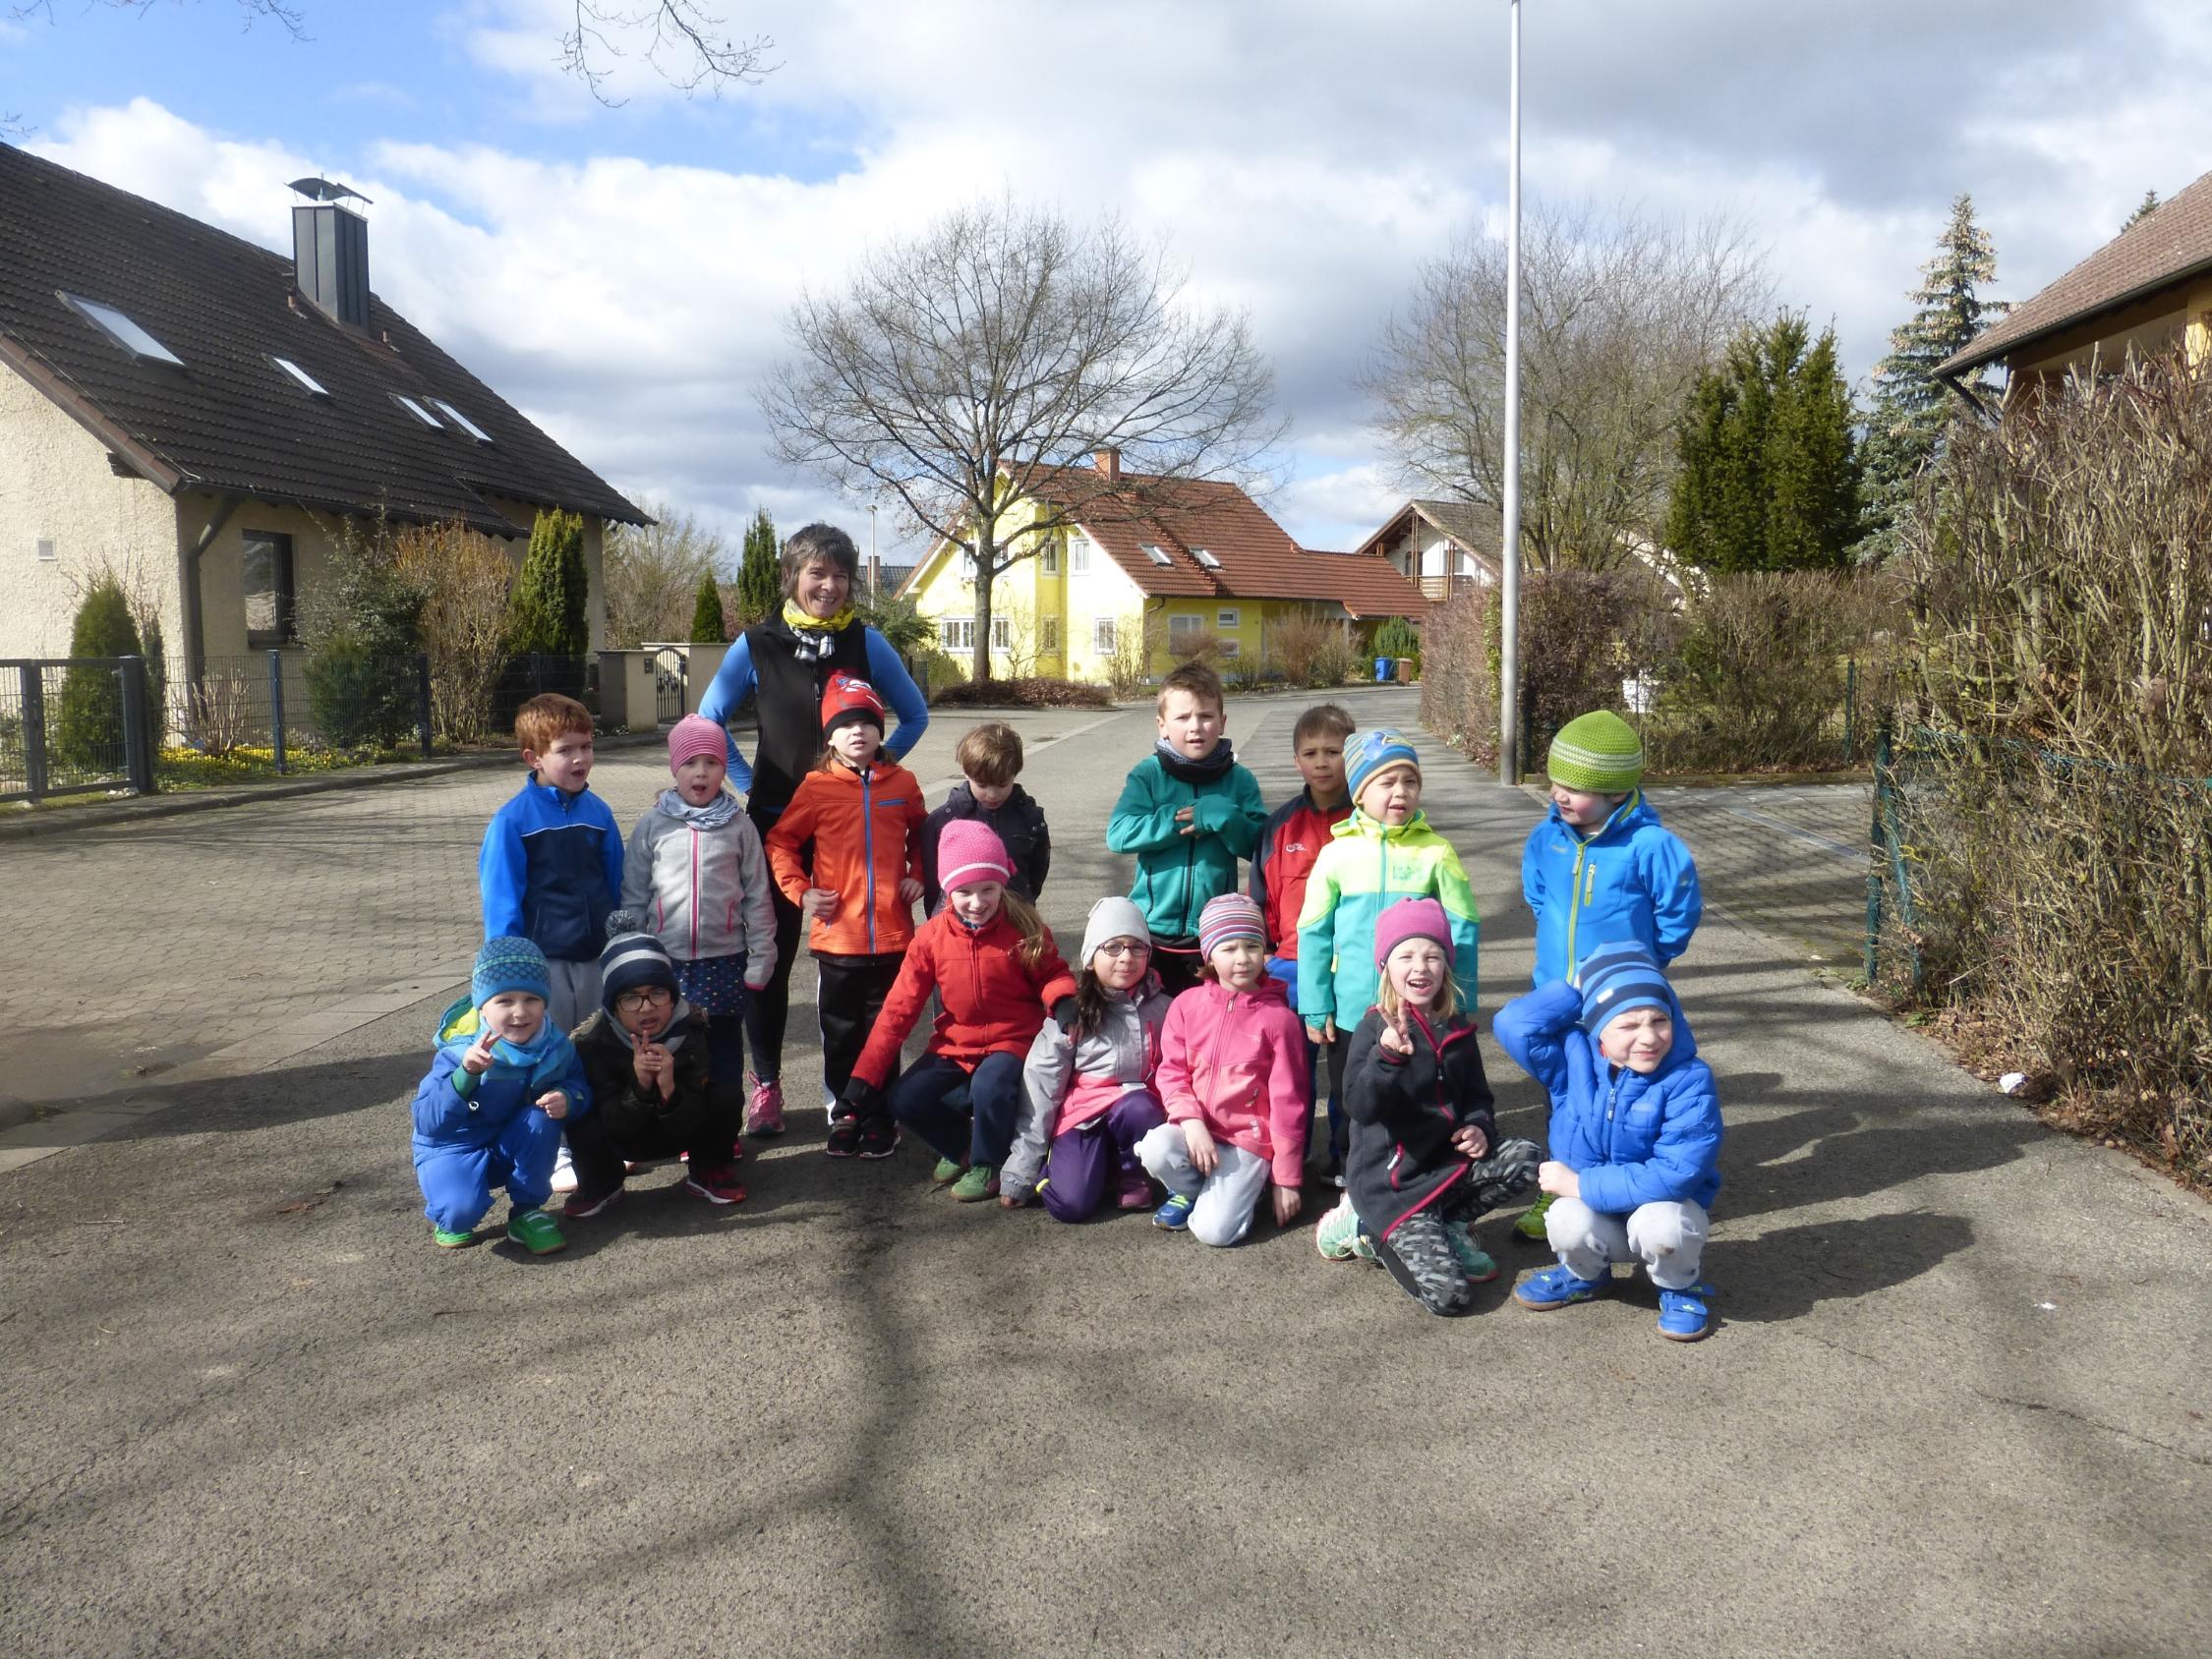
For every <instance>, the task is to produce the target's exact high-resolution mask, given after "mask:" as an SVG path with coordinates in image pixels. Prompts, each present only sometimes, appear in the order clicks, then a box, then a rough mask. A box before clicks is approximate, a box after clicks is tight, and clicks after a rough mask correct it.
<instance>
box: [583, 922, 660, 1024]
mask: <svg viewBox="0 0 2212 1659" xmlns="http://www.w3.org/2000/svg"><path fill="white" fill-rule="evenodd" d="M648 985H658V986H660V987H661V988H662V989H663V990H664V991H668V992H669V993H671V994H672V993H674V991H675V990H676V972H675V963H674V962H673V961H672V960H670V958H669V953H668V951H667V950H666V949H664V948H663V947H662V944H661V942H660V941H659V940H658V939H655V938H654V937H653V936H652V935H651V934H649V933H622V934H616V935H615V936H614V937H613V938H612V939H611V940H609V941H608V942H607V948H606V949H605V950H602V951H601V952H600V953H599V1000H600V1001H602V1002H603V1003H605V1004H606V1006H607V1010H608V1012H610V1013H611V1012H613V1011H614V1000H615V999H616V998H617V997H619V996H621V995H622V993H623V992H625V991H636V990H638V989H640V988H641V987H644V986H648Z"/></svg>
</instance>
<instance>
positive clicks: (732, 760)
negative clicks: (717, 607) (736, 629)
mask: <svg viewBox="0 0 2212 1659" xmlns="http://www.w3.org/2000/svg"><path fill="white" fill-rule="evenodd" d="M754 683H755V676H754V673H753V642H752V641H751V640H750V639H748V638H747V637H746V636H745V635H743V634H739V635H738V636H737V643H736V644H735V645H732V646H731V647H730V648H729V652H728V655H727V656H725V657H724V658H723V659H722V666H721V667H720V668H717V669H716V670H715V679H714V684H712V685H710V686H709V687H707V695H706V696H704V697H702V698H700V699H699V715H700V717H701V718H702V719H709V720H712V721H714V722H715V724H716V725H718V726H720V727H722V729H723V734H724V735H725V736H726V737H728V740H729V781H730V782H732V783H734V784H735V785H736V786H737V790H738V792H739V793H740V794H747V795H749V794H751V793H752V789H753V769H752V768H751V767H750V766H748V765H747V764H746V762H745V757H744V756H742V755H740V754H738V753H737V739H736V738H735V737H730V736H729V722H730V721H731V720H733V719H735V718H736V717H737V711H738V710H739V709H742V708H743V707H744V706H745V699H746V698H748V697H750V696H751V695H752V694H753V685H754Z"/></svg>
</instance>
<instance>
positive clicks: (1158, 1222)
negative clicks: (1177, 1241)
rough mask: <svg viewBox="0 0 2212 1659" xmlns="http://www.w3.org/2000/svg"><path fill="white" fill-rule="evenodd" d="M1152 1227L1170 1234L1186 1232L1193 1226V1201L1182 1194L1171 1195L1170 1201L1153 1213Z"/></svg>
mask: <svg viewBox="0 0 2212 1659" xmlns="http://www.w3.org/2000/svg"><path fill="white" fill-rule="evenodd" d="M1152 1225H1153V1226H1154V1227H1164V1228H1166V1229H1167V1230H1168V1231H1170V1232H1182V1231H1184V1230H1186V1229H1188V1228H1189V1227H1190V1225H1191V1200H1190V1199H1188V1198H1186V1197H1184V1196H1183V1194H1182V1193H1180V1192H1171V1193H1169V1194H1168V1201H1167V1202H1166V1203H1165V1204H1162V1205H1161V1206H1160V1207H1159V1208H1158V1209H1157V1210H1154V1211H1153V1212H1152Z"/></svg>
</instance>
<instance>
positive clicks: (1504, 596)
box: [1497, 0, 1521, 787]
mask: <svg viewBox="0 0 2212 1659" xmlns="http://www.w3.org/2000/svg"><path fill="white" fill-rule="evenodd" d="M1506 9H1507V12H1508V15H1509V17H1510V19H1511V23H1510V25H1509V32H1510V34H1511V39H1512V46H1511V51H1510V54H1509V61H1510V63H1511V68H1510V70H1509V71H1508V79H1507V82H1506V86H1507V91H1506V126H1507V134H1508V136H1507V139H1506V147H1505V170H1506V185H1505V444H1504V454H1503V456H1502V458H1501V459H1502V471H1503V473H1504V475H1505V477H1504V486H1505V487H1504V490H1503V495H1504V499H1503V500H1502V501H1501V502H1500V503H1499V514H1498V517H1499V526H1498V551H1499V555H1500V556H1499V565H1500V570H1499V602H1498V654H1497V660H1498V689H1497V726H1498V732H1497V780H1498V781H1499V782H1500V783H1502V784H1505V785H1506V786H1508V787H1513V786H1515V785H1518V784H1519V783H1520V781H1521V754H1520V747H1521V745H1520V725H1521V0H1507V7H1506Z"/></svg>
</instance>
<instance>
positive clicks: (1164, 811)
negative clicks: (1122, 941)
mask: <svg viewBox="0 0 2212 1659" xmlns="http://www.w3.org/2000/svg"><path fill="white" fill-rule="evenodd" d="M1185 807H1190V808H1191V809H1193V810H1192V816H1191V823H1192V824H1193V825H1195V826H1196V827H1197V833H1196V834H1194V835H1186V834H1185V833H1183V829H1184V826H1183V825H1182V824H1180V823H1178V822H1177V821H1176V816H1175V815H1176V814H1177V813H1178V812H1180V811H1182V809H1183V808H1185ZM1266 822H1267V806H1266V803H1265V802H1263V801H1261V800H1260V798H1259V784H1258V782H1257V780H1255V779H1254V778H1253V777H1252V773H1251V772H1247V771H1245V769H1244V768H1243V767H1241V766H1239V765H1237V764H1236V763H1235V762H1231V763H1230V765H1229V769H1228V770H1227V771H1226V772H1223V773H1222V774H1221V775H1220V776H1219V777H1214V778H1208V779H1206V780H1205V781H1204V782H1201V783H1188V782H1185V781H1184V780H1183V779H1181V778H1178V777H1171V776H1169V775H1168V772H1167V769H1166V768H1165V767H1163V766H1161V765H1160V758H1159V756H1157V755H1147V756H1145V757H1144V759H1142V760H1141V761H1139V762H1137V763H1136V765H1135V767H1133V768H1131V769H1130V774H1129V781H1128V782H1127V783H1125V784H1123V785H1122V798H1121V799H1120V800H1118V801H1116V802H1115V803H1114V815H1113V817H1111V818H1109V819H1108V820H1107V821H1106V850H1107V851H1108V852H1133V853H1135V854H1136V884H1135V887H1132V888H1131V889H1130V894H1129V896H1130V897H1131V898H1133V899H1135V901H1136V907H1137V909H1139V910H1141V911H1143V912H1144V925H1145V926H1146V927H1148V928H1150V929H1151V930H1152V937H1153V938H1154V939H1194V938H1196V937H1197V932H1198V912H1199V911H1201V910H1203V909H1204V908H1205V907H1206V900H1207V899H1209V898H1219V897H1220V896H1221V895H1222V894H1223V893H1225V892H1235V891H1237V890H1238V888H1237V860H1239V859H1240V858H1250V857H1251V856H1252V849H1253V848H1254V847H1256V846H1258V845H1259V829H1260V826H1262V825H1263V824H1265V823H1266Z"/></svg>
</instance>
